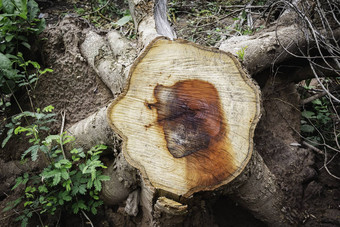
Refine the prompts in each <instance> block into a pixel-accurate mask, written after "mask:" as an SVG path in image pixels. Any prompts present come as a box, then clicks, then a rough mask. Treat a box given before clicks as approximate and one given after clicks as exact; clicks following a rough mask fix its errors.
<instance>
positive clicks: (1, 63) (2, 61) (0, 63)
mask: <svg viewBox="0 0 340 227" xmlns="http://www.w3.org/2000/svg"><path fill="white" fill-rule="evenodd" d="M11 68H12V62H11V60H10V59H9V58H8V57H7V56H6V55H4V54H3V53H0V69H11Z"/></svg>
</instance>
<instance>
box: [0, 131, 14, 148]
mask: <svg viewBox="0 0 340 227" xmlns="http://www.w3.org/2000/svg"><path fill="white" fill-rule="evenodd" d="M13 131H14V128H11V129H9V130H8V131H7V136H6V138H5V139H4V140H3V141H2V144H1V147H2V148H4V147H5V145H6V144H7V142H8V140H9V139H10V138H11V137H12V136H13Z"/></svg>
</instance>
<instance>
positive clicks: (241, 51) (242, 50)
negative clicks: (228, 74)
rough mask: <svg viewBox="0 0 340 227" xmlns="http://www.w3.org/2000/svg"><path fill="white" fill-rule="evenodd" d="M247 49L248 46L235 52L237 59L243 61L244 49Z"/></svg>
mask: <svg viewBox="0 0 340 227" xmlns="http://www.w3.org/2000/svg"><path fill="white" fill-rule="evenodd" d="M247 48H248V46H245V47H242V48H241V50H239V51H237V52H236V54H237V56H238V58H239V59H240V60H241V61H243V60H244V54H245V51H246V49H247Z"/></svg>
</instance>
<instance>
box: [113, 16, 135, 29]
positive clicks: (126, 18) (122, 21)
mask: <svg viewBox="0 0 340 227" xmlns="http://www.w3.org/2000/svg"><path fill="white" fill-rule="evenodd" d="M130 20H132V17H131V15H127V16H124V17H122V18H120V19H119V20H118V21H117V22H116V23H114V25H118V26H123V25H125V24H126V23H128V22H129V21H130Z"/></svg>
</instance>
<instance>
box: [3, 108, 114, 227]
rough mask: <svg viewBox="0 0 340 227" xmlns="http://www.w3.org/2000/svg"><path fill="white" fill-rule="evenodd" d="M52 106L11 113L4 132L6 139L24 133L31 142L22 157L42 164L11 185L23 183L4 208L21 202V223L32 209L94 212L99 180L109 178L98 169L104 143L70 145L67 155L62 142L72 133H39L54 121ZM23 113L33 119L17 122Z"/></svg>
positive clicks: (33, 210)
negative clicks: (85, 148)
mask: <svg viewBox="0 0 340 227" xmlns="http://www.w3.org/2000/svg"><path fill="white" fill-rule="evenodd" d="M52 110H53V107H52V106H48V107H46V108H44V109H43V110H42V111H40V110H38V111H37V112H35V113H33V112H23V113H21V114H19V115H17V116H15V117H13V119H12V125H8V127H9V128H11V129H13V130H11V132H10V133H8V136H7V138H6V140H7V141H8V140H9V139H10V138H11V136H12V135H13V133H14V134H19V133H26V136H27V137H28V138H29V142H30V143H31V144H32V145H31V146H30V147H29V148H28V149H27V150H26V151H25V152H24V153H23V155H22V159H25V158H26V156H27V155H28V154H30V156H31V159H32V161H37V160H39V157H40V158H41V159H40V160H44V161H45V164H46V167H45V168H44V169H43V170H42V171H41V172H40V173H38V174H29V173H25V174H24V175H23V176H22V177H19V178H17V179H16V184H15V185H14V187H13V189H15V188H17V187H18V186H19V185H25V190H24V194H23V195H22V196H21V197H20V198H18V199H17V200H15V201H14V202H13V203H11V204H9V205H8V207H7V208H5V211H6V210H10V209H12V208H14V207H15V206H17V205H18V204H20V203H21V202H23V203H24V210H23V211H22V212H21V213H20V215H19V217H18V218H17V219H16V220H17V221H21V224H22V226H27V224H28V220H29V219H30V218H31V217H32V216H33V214H34V213H36V214H38V215H40V214H43V213H49V214H52V215H53V214H55V212H56V211H57V210H59V211H61V210H65V211H68V212H70V213H74V214H77V213H78V212H85V211H86V212H91V213H92V214H96V213H97V208H98V207H99V206H100V205H102V204H103V202H102V201H101V200H100V199H99V192H100V191H101V189H102V181H107V180H109V177H108V176H105V175H103V174H102V169H104V168H106V166H105V165H104V164H103V163H102V161H101V160H100V154H101V153H102V152H103V150H105V149H106V146H104V145H96V146H94V147H92V148H91V149H90V150H89V151H87V152H84V151H83V150H82V149H81V148H74V149H72V150H71V151H69V152H68V153H69V154H70V157H69V158H68V157H67V156H66V150H64V146H65V145H66V144H69V143H72V141H74V138H73V137H71V136H68V135H67V134H66V133H65V132H63V133H61V134H60V135H49V136H47V137H45V138H42V137H41V133H42V131H48V130H49V128H48V127H47V124H48V123H49V122H51V121H54V119H53V117H54V114H53V113H50V112H51V111H52ZM23 117H26V118H32V119H34V123H33V124H31V125H28V126H20V125H21V123H20V120H21V119H22V118H23ZM7 141H6V142H7ZM5 144H6V143H3V145H5Z"/></svg>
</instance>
